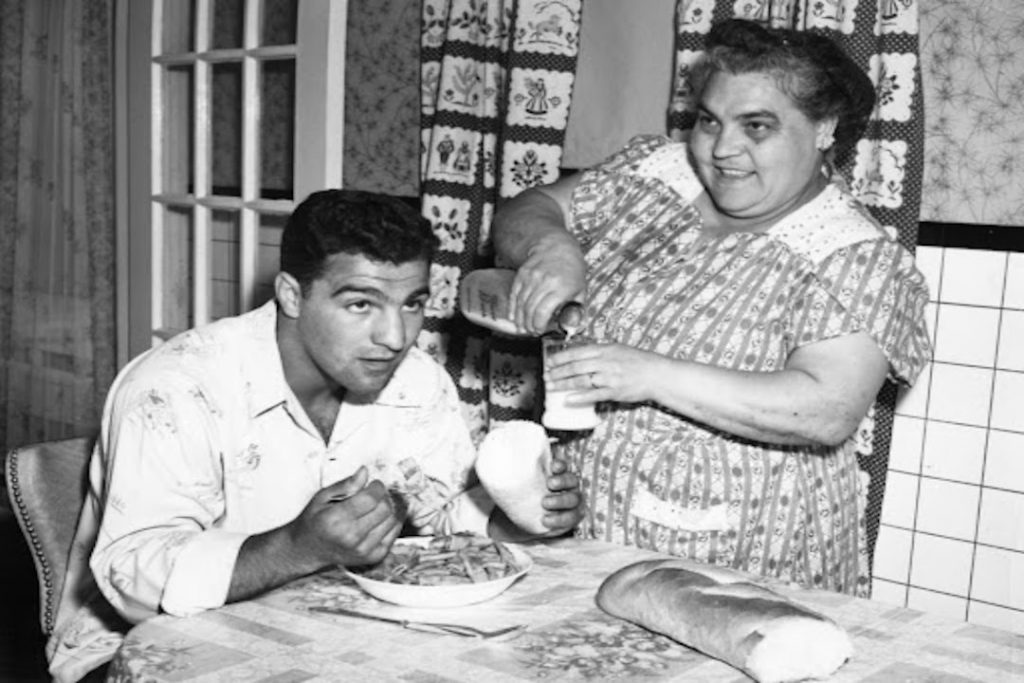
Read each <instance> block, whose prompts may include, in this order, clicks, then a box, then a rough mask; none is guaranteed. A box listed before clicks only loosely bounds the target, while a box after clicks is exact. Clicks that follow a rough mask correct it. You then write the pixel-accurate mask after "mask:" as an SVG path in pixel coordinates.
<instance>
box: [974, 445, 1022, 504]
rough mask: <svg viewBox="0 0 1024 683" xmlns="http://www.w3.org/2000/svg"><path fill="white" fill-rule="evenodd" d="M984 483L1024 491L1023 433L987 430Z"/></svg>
mask: <svg viewBox="0 0 1024 683" xmlns="http://www.w3.org/2000/svg"><path fill="white" fill-rule="evenodd" d="M984 483H985V485H986V486H998V487H999V488H1003V489H1012V490H1014V491H1020V492H1024V434H1018V433H1016V432H1001V431H998V430H992V431H990V432H989V435H988V447H987V448H986V454H985V480H984Z"/></svg>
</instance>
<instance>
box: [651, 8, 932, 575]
mask: <svg viewBox="0 0 1024 683" xmlns="http://www.w3.org/2000/svg"><path fill="white" fill-rule="evenodd" d="M731 17H741V18H744V19H751V20H755V21H760V22H763V23H765V24H768V25H770V26H774V27H779V28H790V29H796V30H806V31H819V32H821V33H824V34H826V35H828V36H829V37H830V38H832V39H833V40H836V41H837V42H838V43H839V44H840V45H842V46H843V48H844V49H845V50H846V51H847V52H848V53H849V54H850V55H851V56H852V57H853V59H854V60H855V61H856V62H857V63H858V64H860V65H861V66H862V67H863V68H864V70H865V71H866V72H867V73H868V75H869V76H870V77H871V79H872V81H874V83H875V85H876V96H877V104H876V105H875V111H874V113H873V114H872V118H871V121H870V123H869V124H868V129H867V131H866V133H865V135H864V138H863V139H862V140H861V141H860V142H859V143H858V144H857V147H856V150H855V151H854V152H853V153H852V154H851V155H849V157H850V158H848V159H846V160H844V161H843V163H840V165H839V168H838V170H839V172H840V173H841V174H842V175H843V177H844V178H845V179H846V181H847V182H848V184H849V187H850V189H851V191H852V192H853V194H854V195H855V196H857V197H858V198H859V199H860V200H861V201H862V202H863V203H864V204H865V205H866V206H867V208H868V209H869V210H870V211H871V213H872V215H874V217H875V218H876V219H877V220H878V221H879V222H880V223H881V224H882V225H883V226H885V228H886V230H887V231H889V232H890V234H892V235H893V236H895V237H896V238H897V240H898V241H899V242H900V244H902V245H903V246H904V247H906V248H907V249H908V250H909V251H910V252H911V253H913V252H914V248H915V246H916V245H917V223H918V219H919V217H920V216H919V215H920V205H921V182H922V181H921V179H922V174H923V172H924V153H923V145H924V101H923V95H922V92H921V77H920V64H919V60H918V54H919V50H918V7H917V3H916V2H893V1H892V0H878V1H877V2H876V3H870V2H864V1H863V0H825V1H824V2H815V3H806V2H805V3H801V2H797V1H796V0H755V1H753V2H744V3H738V2H736V3H734V2H724V1H718V2H716V1H715V0H679V2H678V4H677V5H676V65H675V69H674V73H675V85H674V90H673V93H672V97H671V98H670V111H669V116H668V120H669V132H670V134H671V135H673V136H674V137H679V136H682V135H683V134H684V131H686V130H687V129H689V128H690V127H691V126H692V122H693V113H692V108H691V101H690V99H691V98H690V95H691V93H690V92H689V88H688V86H687V85H686V78H687V74H688V69H689V65H691V64H692V63H693V62H694V60H695V59H696V58H697V57H698V56H699V55H700V53H701V51H702V50H703V45H704V37H705V36H706V35H707V33H708V31H709V30H710V29H711V25H712V23H714V22H716V21H720V20H723V19H728V18H731ZM895 403H896V387H895V385H893V384H892V383H889V382H887V383H886V384H885V386H884V387H883V388H882V391H881V392H880V393H879V396H878V400H877V401H876V403H875V405H874V407H873V409H872V411H871V414H869V415H868V417H867V418H866V419H865V420H864V422H863V423H862V424H861V427H860V430H859V433H858V459H859V461H860V465H861V468H862V469H863V470H864V471H865V472H867V474H868V476H869V477H870V484H869V487H868V505H867V519H866V524H867V534H868V548H869V553H870V555H871V557H872V559H873V554H874V545H875V539H876V538H877V535H878V524H879V517H880V514H881V507H882V498H883V495H884V493H885V478H886V471H887V469H888V462H889V446H890V441H891V437H892V424H893V414H894V409H895Z"/></svg>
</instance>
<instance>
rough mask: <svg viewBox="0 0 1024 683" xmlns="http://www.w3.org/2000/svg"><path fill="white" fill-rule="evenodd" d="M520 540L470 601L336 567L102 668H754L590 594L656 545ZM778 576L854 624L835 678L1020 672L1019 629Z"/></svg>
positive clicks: (410, 678) (166, 633)
mask: <svg viewBox="0 0 1024 683" xmlns="http://www.w3.org/2000/svg"><path fill="white" fill-rule="evenodd" d="M526 549H527V551H528V552H529V553H530V555H531V556H532V557H533V559H534V566H533V569H532V570H531V571H530V572H529V573H528V574H527V575H526V576H524V577H523V578H522V579H521V580H519V581H518V582H517V583H516V584H514V585H513V586H512V587H511V588H510V589H509V590H508V591H507V592H505V593H504V594H503V595H501V596H500V597H498V598H496V599H494V600H492V601H489V602H486V603H481V604H478V605H475V606H471V607H464V608H458V609H451V610H448V609H446V610H423V609H419V610H407V609H405V608H398V607H394V606H390V605H386V604H384V603H381V602H378V601H377V600H375V599H374V598H371V597H369V596H367V595H365V594H364V593H362V592H361V591H360V590H359V589H358V588H357V587H356V586H355V585H354V584H353V583H352V582H351V581H350V580H349V579H347V578H346V577H345V576H344V574H342V573H341V572H340V571H328V572H324V573H321V574H317V575H315V576H312V577H308V578H305V579H302V580H300V581H296V582H294V583H292V584H289V585H287V586H285V587H283V588H281V589H278V590H276V591H273V592H271V593H268V594H266V595H264V596H262V597H260V598H258V599H255V600H251V601H246V602H241V603H236V604H232V605H228V606H226V607H223V608H221V609H219V610H214V611H211V612H206V613H203V614H200V615H197V616H194V617H190V618H187V619H179V618H174V617H169V616H161V617H157V618H155V619H151V620H149V621H147V622H144V623H142V624H140V625H138V626H136V627H135V628H134V629H133V630H132V631H131V632H130V633H129V635H128V637H127V638H126V639H125V642H124V645H123V646H122V648H121V650H120V651H119V652H118V654H117V656H116V657H115V659H114V661H113V663H112V665H111V667H110V670H109V671H110V673H109V678H108V680H111V681H197V682H198V681H218V682H220V681H240V682H241V681H244V682H245V683H250V682H252V681H275V682H282V683H283V682H286V681H288V682H291V681H296V682H297V681H341V680H372V681H404V682H405V683H410V682H411V683H443V682H448V681H473V682H474V683H481V682H486V683H498V682H500V681H524V680H538V679H554V680H559V681H562V680H574V679H575V680H599V681H608V680H637V679H644V680H673V681H674V680H685V681H724V682H729V683H738V682H740V681H745V680H749V679H748V678H747V677H746V676H745V675H744V674H742V673H741V672H739V671H738V670H736V669H734V668H732V667H730V666H728V665H726V664H724V663H722V662H719V661H716V660H713V659H710V658H708V657H706V656H705V655H702V654H700V653H698V652H695V651H693V650H690V649H688V648H686V647H684V646H682V645H679V644H678V643H676V642H674V641H672V640H670V639H669V638H665V637H663V636H658V635H654V634H652V633H649V632H648V631H646V630H644V629H642V628H640V627H638V626H635V625H632V624H630V623H628V622H625V621H622V620H620V619H616V618H614V617H611V616H608V615H607V614H605V613H604V612H602V611H601V610H600V609H599V608H598V607H597V606H596V604H595V602H594V596H595V594H596V592H597V588H598V586H600V584H601V581H603V580H604V578H605V577H606V576H607V575H608V574H609V573H611V572H612V571H614V570H616V569H618V568H619V567H622V566H624V565H627V564H630V563H632V562H635V561H638V560H641V559H649V558H651V557H658V556H657V555H655V554H654V553H647V552H644V551H640V550H637V549H636V548H627V547H623V546H618V545H611V544H606V543H598V542H594V541H579V540H575V539H560V540H557V541H551V542H547V543H543V544H532V545H528V546H526ZM771 587H772V588H774V589H775V590H778V591H779V592H781V593H783V594H785V595H787V596H788V597H790V598H792V599H794V600H796V601H798V602H800V603H802V604H805V605H807V606H808V607H811V608H812V609H817V610H818V611H820V612H822V613H825V614H827V615H829V616H831V617H832V618H833V619H835V620H836V621H837V622H838V623H839V624H841V625H842V626H843V627H844V628H845V629H846V630H847V631H848V632H849V634H850V635H851V637H852V638H853V641H854V647H855V655H854V657H853V659H851V660H850V661H849V662H847V664H846V665H845V666H843V668H841V669H840V670H839V671H838V672H837V674H836V675H835V676H834V677H833V679H832V680H834V681H871V682H878V683H882V682H888V681H918V680H920V681H943V682H946V683H952V682H958V683H963V682H967V681H979V682H980V681H1004V680H1007V681H1008V680H1024V635H1021V634H1014V633H1009V632H1006V631H999V630H995V629H991V628H985V627H981V626H974V625H970V624H966V623H963V622H957V621H952V620H949V619H945V618H941V617H937V616H934V615H928V614H924V613H922V612H917V611H914V610H909V609H904V608H898V607H892V606H889V605H885V604H882V603H877V602H872V601H869V600H863V599H858V598H852V597H849V596H845V595H839V594H835V593H827V592H822V591H808V590H804V589H800V588H798V587H792V586H784V585H778V584H772V586H771ZM337 607H342V608H348V609H355V610H360V611H363V612H367V613H373V614H379V615H382V616H398V617H401V618H408V619H421V620H430V621H446V622H453V621H454V622H456V623H464V624H468V625H474V626H478V627H483V628H490V627H498V626H507V625H512V624H524V625H525V628H524V629H522V630H520V631H518V632H517V633H514V634H512V635H509V636H503V637H501V638H497V639H493V640H482V639H478V638H466V637H460V636H454V635H441V634H433V633H424V632H420V631H414V630H410V629H406V628H403V627H402V626H400V625H395V624H388V623H381V622H378V621H371V620H365V619H357V618H352V617H346V616H340V615H336V614H330V613H328V612H324V611H314V610H312V609H311V608H316V609H327V610H329V609H331V608H337ZM811 646H812V647H813V645H811Z"/></svg>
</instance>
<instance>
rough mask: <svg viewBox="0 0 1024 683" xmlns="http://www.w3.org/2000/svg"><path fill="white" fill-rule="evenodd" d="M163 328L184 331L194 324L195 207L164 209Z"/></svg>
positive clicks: (160, 284) (161, 284)
mask: <svg viewBox="0 0 1024 683" xmlns="http://www.w3.org/2000/svg"><path fill="white" fill-rule="evenodd" d="M162 251H163V270H164V272H163V282H162V283H159V284H158V286H159V287H161V291H162V292H163V311H162V318H163V328H164V329H165V330H173V331H181V330H187V329H188V328H189V327H191V326H192V210H191V209H183V208H178V207H166V208H165V209H164V240H163V249H162Z"/></svg>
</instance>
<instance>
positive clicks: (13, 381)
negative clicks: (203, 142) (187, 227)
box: [0, 0, 116, 450]
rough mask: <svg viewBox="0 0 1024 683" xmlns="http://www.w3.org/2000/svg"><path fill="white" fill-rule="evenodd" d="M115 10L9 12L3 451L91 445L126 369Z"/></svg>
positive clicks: (0, 331) (1, 42)
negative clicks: (121, 337) (121, 329)
mask: <svg viewBox="0 0 1024 683" xmlns="http://www.w3.org/2000/svg"><path fill="white" fill-rule="evenodd" d="M112 28H113V0H90V2H78V1H76V0H33V1H32V2H24V1H23V0H0V79H2V81H0V105H2V106H0V442H3V446H4V448H5V450H6V449H9V448H11V447H15V446H20V445H23V444H26V443H29V442H35V441H42V440H50V439H56V438H62V437H65V436H72V435H78V434H87V433H91V432H92V431H93V430H94V429H95V427H96V425H98V423H99V413H100V409H101V407H102V404H103V399H104V396H105V395H106V391H107V387H108V385H109V384H110V382H111V381H112V379H113V377H114V372H115V366H116V356H115V346H114V344H115V329H116V328H115V320H114V311H115V309H114V293H115V281H114V277H115V275H114V273H115V268H114V200H113V197H114V194H113V193H114V169H113V164H114V148H113V121H114V115H113V108H114V100H113V92H112V91H113V36H112Z"/></svg>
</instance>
